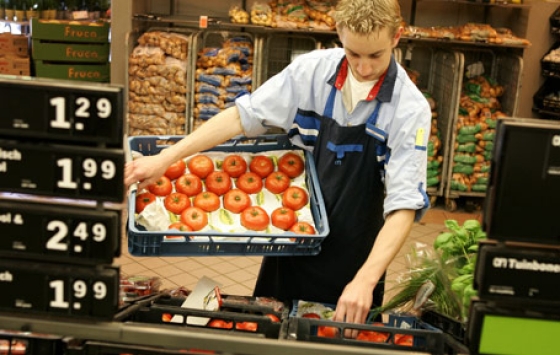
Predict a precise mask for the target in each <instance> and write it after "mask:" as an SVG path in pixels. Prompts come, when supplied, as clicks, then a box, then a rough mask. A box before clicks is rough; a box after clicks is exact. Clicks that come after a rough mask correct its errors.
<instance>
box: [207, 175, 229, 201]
mask: <svg viewBox="0 0 560 355" xmlns="http://www.w3.org/2000/svg"><path fill="white" fill-rule="evenodd" d="M206 189H207V190H208V191H210V192H213V193H215V194H216V195H218V196H222V195H223V194H225V193H226V192H228V191H229V190H230V189H231V179H230V177H229V175H228V173H226V172H225V171H213V172H211V173H210V174H208V176H207V177H206Z"/></svg>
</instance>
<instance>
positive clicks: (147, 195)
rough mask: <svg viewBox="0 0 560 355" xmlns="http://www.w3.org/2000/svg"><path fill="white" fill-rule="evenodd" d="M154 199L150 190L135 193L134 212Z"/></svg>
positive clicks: (140, 210)
mask: <svg viewBox="0 0 560 355" xmlns="http://www.w3.org/2000/svg"><path fill="white" fill-rule="evenodd" d="M155 200H156V195H154V194H153V193H151V192H142V193H141V194H138V195H136V213H140V212H142V211H144V208H146V206H148V205H149V204H150V203H152V202H154V201H155Z"/></svg>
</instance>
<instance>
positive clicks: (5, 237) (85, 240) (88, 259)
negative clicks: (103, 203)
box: [0, 201, 121, 264]
mask: <svg viewBox="0 0 560 355" xmlns="http://www.w3.org/2000/svg"><path fill="white" fill-rule="evenodd" d="M120 215H121V213H120V211H111V210H104V211H96V210H92V209H86V208H83V207H80V206H55V205H45V204H38V203H26V202H18V201H10V202H3V201H0V235H2V238H0V256H5V257H26V258H35V259H36V258H39V259H45V260H47V259H49V260H50V259H52V260H56V261H65V262H76V263H109V264H111V263H112V262H113V258H114V257H115V256H118V254H119V252H120V237H119V236H120V228H121V217H120Z"/></svg>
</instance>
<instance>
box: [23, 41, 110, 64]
mask: <svg viewBox="0 0 560 355" xmlns="http://www.w3.org/2000/svg"><path fill="white" fill-rule="evenodd" d="M110 49H111V46H110V44H109V43H99V44H98V43H90V44H83V43H82V44H80V43H60V42H45V41H43V40H40V39H35V38H34V39H33V43H32V56H33V60H50V61H61V62H81V63H85V62H88V63H107V62H108V61H109V53H110Z"/></svg>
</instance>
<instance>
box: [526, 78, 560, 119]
mask: <svg viewBox="0 0 560 355" xmlns="http://www.w3.org/2000/svg"><path fill="white" fill-rule="evenodd" d="M558 88H560V79H555V78H551V79H549V80H547V81H546V82H545V83H544V85H542V86H541V87H540V88H539V91H537V93H536V94H535V95H534V96H533V108H535V109H537V110H539V111H544V112H545V113H551V114H555V115H560V90H559V89H558ZM551 96H552V97H551ZM553 97H556V98H558V99H554V98H553Z"/></svg>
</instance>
